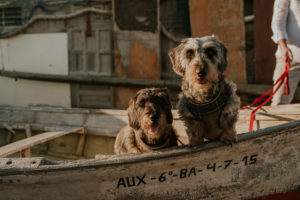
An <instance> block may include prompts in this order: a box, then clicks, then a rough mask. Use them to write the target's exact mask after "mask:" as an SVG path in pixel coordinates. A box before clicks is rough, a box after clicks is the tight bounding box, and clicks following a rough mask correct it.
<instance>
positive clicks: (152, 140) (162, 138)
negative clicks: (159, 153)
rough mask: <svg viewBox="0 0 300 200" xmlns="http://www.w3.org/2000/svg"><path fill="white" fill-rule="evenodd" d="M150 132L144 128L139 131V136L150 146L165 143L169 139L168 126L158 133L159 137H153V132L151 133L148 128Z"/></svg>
mask: <svg viewBox="0 0 300 200" xmlns="http://www.w3.org/2000/svg"><path fill="white" fill-rule="evenodd" d="M147 131H148V132H147V133H146V132H145V131H144V130H140V131H139V132H138V134H139V137H140V138H141V139H142V140H143V142H144V143H145V144H147V145H149V146H160V145H162V144H164V143H165V142H166V140H167V138H168V137H169V135H168V131H167V127H165V128H164V129H163V130H160V131H162V132H161V133H157V134H159V136H158V137H153V136H152V135H151V133H149V131H150V128H149V130H147Z"/></svg>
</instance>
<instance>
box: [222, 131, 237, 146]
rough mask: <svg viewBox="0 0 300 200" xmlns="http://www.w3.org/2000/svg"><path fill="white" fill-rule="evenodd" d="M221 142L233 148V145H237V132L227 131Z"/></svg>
mask: <svg viewBox="0 0 300 200" xmlns="http://www.w3.org/2000/svg"><path fill="white" fill-rule="evenodd" d="M220 140H221V141H222V142H223V143H224V144H226V145H228V146H231V147H232V144H236V143H237V141H238V140H237V136H236V133H235V132H232V131H231V132H229V131H226V132H224V133H223V134H222V135H221V137H220Z"/></svg>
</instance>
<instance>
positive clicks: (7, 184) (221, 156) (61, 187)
mask: <svg viewBox="0 0 300 200" xmlns="http://www.w3.org/2000/svg"><path fill="white" fill-rule="evenodd" d="M299 142H300V121H297V122H291V123H288V124H285V125H282V126H278V127H273V128H268V129H264V130H261V131H257V132H254V133H246V134H242V135H240V136H239V143H238V144H236V145H234V146H233V147H228V146H224V145H222V144H220V143H218V142H217V143H215V142H213V143H207V144H205V145H204V146H198V147H193V148H191V147H185V148H173V149H170V150H169V151H165V152H154V153H144V154H139V155H132V154H131V155H130V154H127V155H114V156H99V159H89V160H79V161H64V162H55V163H54V162H52V163H51V162H50V163H49V162H48V163H47V161H46V160H43V159H36V160H34V159H25V160H23V162H22V161H21V160H20V159H11V158H9V159H1V160H0V168H1V170H0V179H1V182H0V187H1V197H3V198H4V199H8V200H10V199H20V200H23V199H29V198H32V196H38V197H39V198H41V199H44V200H48V199H54V198H55V199H58V200H59V199H64V200H69V199H70V200H71V199H72V200H77V199H86V200H89V199H225V200H226V199H251V198H256V197H259V196H266V195H269V194H274V193H280V192H285V191H289V190H296V189H297V188H298V187H299V185H300V174H299V166H300V159H299V153H300V146H299ZM36 188H38V190H37V189H36ZM298 189H299V188H298ZM12 190H14V191H17V192H11V191H12ZM57 194H59V195H57Z"/></svg>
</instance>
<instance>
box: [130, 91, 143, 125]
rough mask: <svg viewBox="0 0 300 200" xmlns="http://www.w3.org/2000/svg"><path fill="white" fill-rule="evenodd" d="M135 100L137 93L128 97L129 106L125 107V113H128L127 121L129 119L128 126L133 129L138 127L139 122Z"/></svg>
mask: <svg viewBox="0 0 300 200" xmlns="http://www.w3.org/2000/svg"><path fill="white" fill-rule="evenodd" d="M136 100H137V95H136V96H135V97H134V98H132V99H130V101H129V107H128V109H127V114H128V121H129V126H130V127H131V128H133V129H135V130H138V129H140V123H139V119H138V115H137V109H136V106H135V104H136Z"/></svg>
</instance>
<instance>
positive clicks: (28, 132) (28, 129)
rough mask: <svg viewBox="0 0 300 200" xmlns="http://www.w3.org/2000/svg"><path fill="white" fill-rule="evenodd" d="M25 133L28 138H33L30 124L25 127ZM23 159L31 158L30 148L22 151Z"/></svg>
mask: <svg viewBox="0 0 300 200" xmlns="http://www.w3.org/2000/svg"><path fill="white" fill-rule="evenodd" d="M25 133H26V137H27V138H29V137H31V135H32V133H31V127H30V125H29V124H26V125H25ZM21 157H31V150H30V147H28V148H26V149H24V150H22V151H21Z"/></svg>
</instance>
